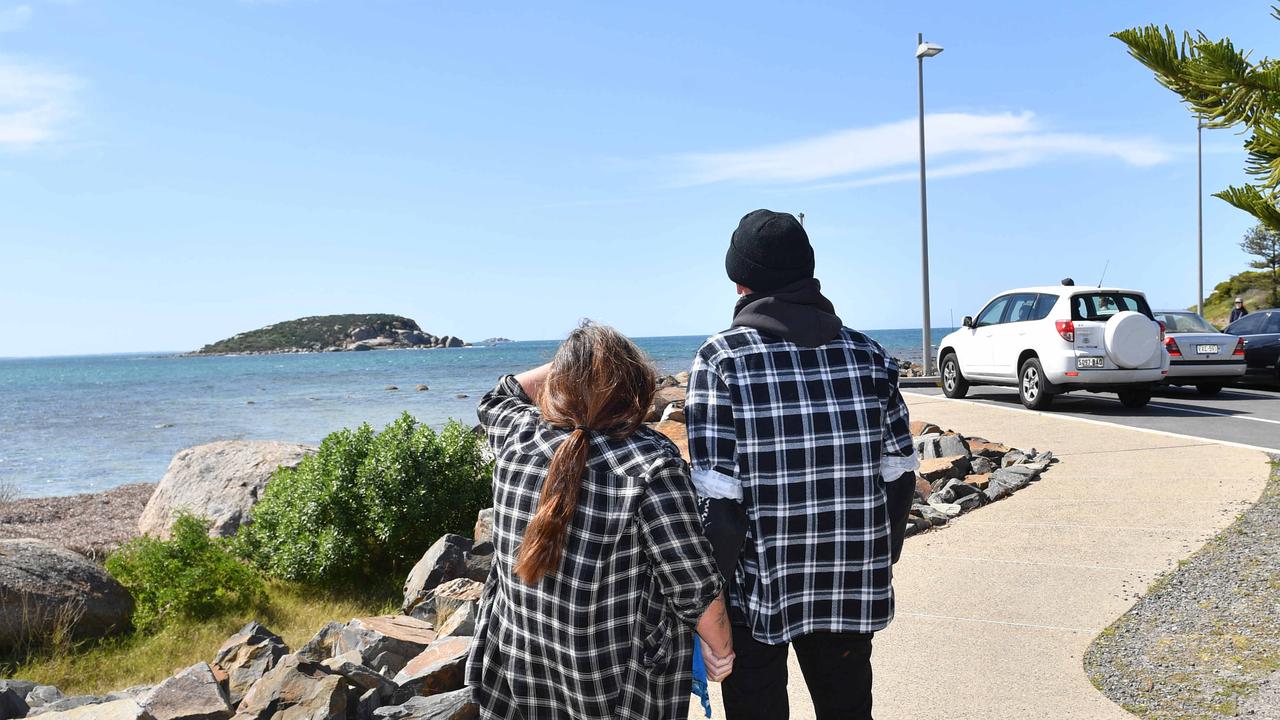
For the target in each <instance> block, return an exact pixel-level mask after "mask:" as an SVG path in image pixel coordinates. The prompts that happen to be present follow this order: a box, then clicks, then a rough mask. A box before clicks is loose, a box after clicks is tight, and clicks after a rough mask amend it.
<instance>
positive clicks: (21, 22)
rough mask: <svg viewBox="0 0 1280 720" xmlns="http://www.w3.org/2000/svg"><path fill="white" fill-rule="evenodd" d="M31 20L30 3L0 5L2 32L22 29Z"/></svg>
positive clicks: (0, 28)
mask: <svg viewBox="0 0 1280 720" xmlns="http://www.w3.org/2000/svg"><path fill="white" fill-rule="evenodd" d="M29 22H31V6H30V5H13V6H7V5H0V32H13V31H14V30H21V29H22V28H24V27H26V26H27V23H29Z"/></svg>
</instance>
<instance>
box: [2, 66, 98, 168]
mask: <svg viewBox="0 0 1280 720" xmlns="http://www.w3.org/2000/svg"><path fill="white" fill-rule="evenodd" d="M79 87H80V81H79V79H77V78H76V77H74V76H72V75H68V74H66V73H62V72H58V71H54V70H49V69H45V68H41V67H36V66H33V65H30V64H27V63H23V62H18V61H16V60H12V59H8V58H4V57H0V149H4V148H23V147H29V146H32V145H38V144H41V143H45V142H49V141H51V140H54V139H56V138H57V137H58V133H59V131H60V130H61V129H62V127H63V126H64V125H65V123H66V122H67V121H68V120H69V119H70V117H71V115H72V111H73V109H74V104H75V94H76V91H77V90H78V89H79Z"/></svg>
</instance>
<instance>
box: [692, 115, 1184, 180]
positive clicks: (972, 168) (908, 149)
mask: <svg viewBox="0 0 1280 720" xmlns="http://www.w3.org/2000/svg"><path fill="white" fill-rule="evenodd" d="M925 129H926V132H927V137H926V141H927V144H928V152H929V161H930V163H931V165H932V166H931V167H930V170H929V174H930V176H931V177H948V176H958V175H972V174H975V173H982V172H991V171H995V170H1006V169H1010V168H1017V167H1027V166H1031V165H1038V164H1041V163H1045V162H1048V161H1051V160H1054V159H1057V158H1066V157H1094V158H1103V159H1110V160H1119V161H1121V162H1124V163H1126V164H1128V165H1135V166H1139V167H1145V166H1149V165H1156V164H1159V163H1162V162H1165V161H1167V160H1169V159H1170V157H1171V156H1172V153H1171V151H1170V150H1169V149H1168V148H1167V147H1165V146H1164V145H1163V144H1161V143H1159V142H1157V141H1156V140H1154V139H1151V138H1147V137H1118V136H1106V135H1093V134H1084V133H1062V132H1051V131H1048V130H1045V129H1043V128H1041V127H1040V126H1039V124H1038V123H1037V122H1036V119H1035V115H1034V114H1033V113H1031V112H1021V113H995V114H987V115H980V114H971V113H937V114H931V115H927V116H925ZM918 132H919V128H918V125H917V121H916V120H915V119H909V120H902V121H898V122H892V123H885V124H882V125H873V126H870V127H862V128H851V129H848V130H841V131H838V132H834V133H829V134H826V135H820V136H818V137H813V138H806V139H803V140H796V141H793V142H787V143H781V144H777V145H770V146H765V147H760V148H753V149H747V150H740V151H733V152H720V153H691V154H686V155H681V156H678V157H676V158H675V165H676V176H677V177H676V183H677V184H679V185H683V186H690V185H708V184H711V183H721V182H746V183H768V184H781V185H791V184H819V186H820V187H825V186H833V187H834V186H840V187H849V186H863V185H878V184H883V183H891V182H900V181H906V180H913V179H915V178H917V177H919V175H918V174H917V172H918V171H916V170H914V169H913V168H914V166H915V164H916V163H918V162H919V136H918Z"/></svg>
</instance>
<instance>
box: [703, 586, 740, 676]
mask: <svg viewBox="0 0 1280 720" xmlns="http://www.w3.org/2000/svg"><path fill="white" fill-rule="evenodd" d="M696 631H697V633H698V637H700V638H702V660H703V662H704V663H706V666H707V677H708V678H710V679H712V680H715V681H716V682H723V681H724V679H725V678H726V677H728V676H729V673H731V672H733V658H734V654H733V633H732V631H731V630H730V629H729V613H728V612H726V611H725V605H724V593H721V594H720V595H719V596H718V597H716V599H715V601H714V602H712V603H711V604H710V605H708V606H707V609H706V610H705V611H703V613H702V617H701V618H699V619H698V625H697V628H696Z"/></svg>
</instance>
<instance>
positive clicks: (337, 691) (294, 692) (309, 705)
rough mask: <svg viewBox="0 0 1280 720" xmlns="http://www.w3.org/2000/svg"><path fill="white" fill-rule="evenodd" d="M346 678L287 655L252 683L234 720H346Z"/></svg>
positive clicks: (348, 686)
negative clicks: (272, 719)
mask: <svg viewBox="0 0 1280 720" xmlns="http://www.w3.org/2000/svg"><path fill="white" fill-rule="evenodd" d="M350 687H351V685H350V683H349V682H348V681H347V679H346V678H344V677H342V676H341V675H336V674H332V673H330V672H329V671H328V670H327V669H325V668H324V667H323V666H321V665H318V664H315V663H309V662H305V661H303V660H301V659H300V658H298V656H297V655H286V656H285V657H283V658H281V660H280V662H279V663H278V664H277V665H276V666H275V667H274V668H272V669H271V671H270V672H268V673H267V674H266V675H263V676H262V679H261V680H259V681H258V682H256V683H254V685H253V688H251V689H250V690H249V692H248V694H247V695H245V697H244V700H243V701H242V702H241V703H240V706H239V707H238V708H237V710H236V718H237V720H270V719H271V718H298V719H299V720H302V719H303V718H306V720H346V717H347V690H348V689H349V688H350Z"/></svg>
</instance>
